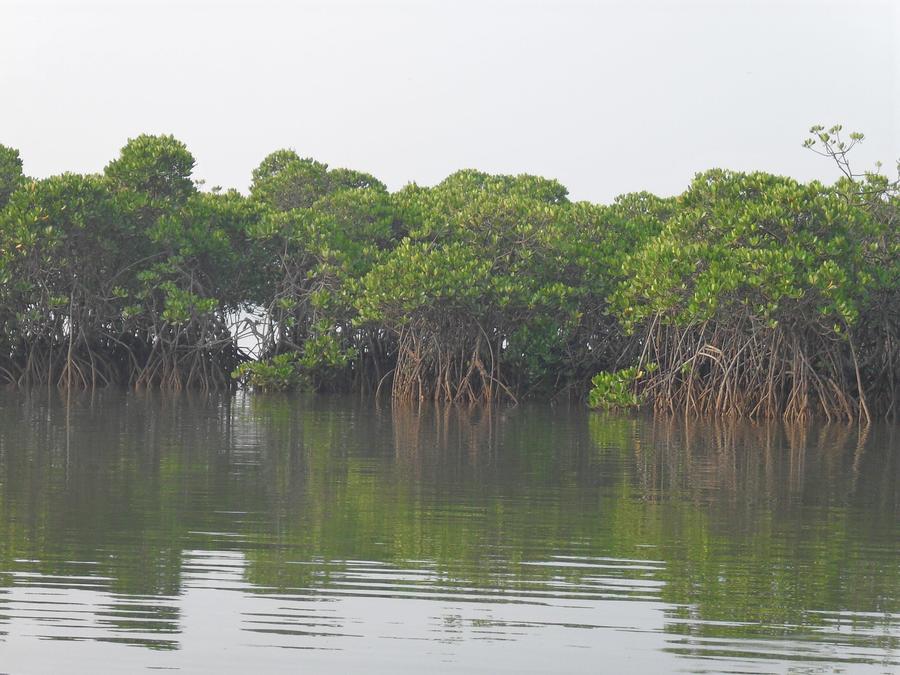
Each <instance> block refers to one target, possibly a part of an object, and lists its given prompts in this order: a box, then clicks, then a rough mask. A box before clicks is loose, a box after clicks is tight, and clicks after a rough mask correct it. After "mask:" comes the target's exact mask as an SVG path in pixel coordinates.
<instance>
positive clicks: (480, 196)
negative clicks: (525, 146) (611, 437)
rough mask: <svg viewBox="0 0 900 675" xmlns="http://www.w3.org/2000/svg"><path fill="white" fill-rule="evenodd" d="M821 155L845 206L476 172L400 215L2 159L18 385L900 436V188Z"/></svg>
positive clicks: (171, 162) (296, 183) (837, 156)
mask: <svg viewBox="0 0 900 675" xmlns="http://www.w3.org/2000/svg"><path fill="white" fill-rule="evenodd" d="M812 132H813V138H812V140H811V141H809V142H808V146H809V147H811V148H813V149H815V150H817V151H818V152H820V153H821V154H824V155H826V156H828V157H831V158H832V159H834V160H835V161H836V162H837V167H838V168H839V169H840V172H841V174H840V179H839V180H838V181H837V182H835V183H834V184H832V185H825V184H823V183H820V182H811V183H807V184H803V183H800V182H798V181H795V180H793V179H790V178H786V177H782V176H776V175H772V174H767V173H761V172H757V173H740V172H735V171H727V170H720V169H715V170H711V171H707V172H704V173H701V174H699V175H698V176H696V177H695V179H694V180H693V181H692V182H691V184H690V185H689V186H688V188H687V190H686V191H685V192H684V193H682V194H681V195H678V196H675V197H669V198H661V197H657V196H654V195H652V194H649V193H635V194H629V195H623V196H622V197H619V198H618V199H616V200H615V201H614V202H613V203H612V204H610V205H600V204H592V203H588V202H573V201H571V200H570V199H569V196H568V192H567V190H566V188H565V187H564V186H562V185H561V184H560V183H559V182H557V181H555V180H551V179H547V178H542V177H539V176H531V175H517V176H511V175H491V174H487V173H483V172H479V171H475V170H465V171H459V172H457V173H454V174H452V175H451V176H449V177H447V178H446V179H445V180H443V181H442V182H440V183H438V184H437V185H435V186H433V187H423V186H419V185H415V184H410V185H407V186H406V187H404V188H402V189H400V190H398V191H396V192H393V193H392V192H390V191H388V189H387V188H386V186H385V185H384V184H383V183H382V182H380V181H379V180H378V179H377V178H375V177H374V176H372V175H370V174H368V173H365V172H361V171H355V170H351V169H344V168H330V167H329V166H328V165H327V164H324V163H322V162H318V161H316V160H314V159H310V158H303V157H301V156H300V155H298V154H297V153H296V152H295V151H293V150H287V149H285V150H278V151H276V152H273V153H272V154H270V155H269V156H267V157H266V158H265V159H263V161H262V162H261V163H260V165H259V166H258V167H257V168H256V169H255V170H254V171H253V175H252V184H251V189H250V192H249V195H242V194H240V193H238V192H236V191H226V192H223V191H221V190H218V189H216V190H212V191H204V190H202V189H201V184H200V183H198V182H197V181H196V180H195V179H194V177H193V175H192V172H193V168H194V164H195V160H194V157H193V156H192V155H191V153H190V152H189V151H188V149H187V148H186V147H185V145H184V144H183V143H181V142H180V141H178V140H177V139H175V138H173V137H171V136H150V135H143V136H139V137H137V138H135V139H132V140H130V141H128V143H127V144H126V145H125V147H123V148H122V150H121V152H120V153H119V156H118V157H116V158H115V159H113V160H112V161H111V162H110V163H109V164H108V165H107V166H106V168H105V169H104V171H103V173H102V174H98V175H75V174H63V175H61V176H54V177H50V178H46V179H42V180H32V179H29V178H26V177H24V176H23V174H22V162H21V160H20V158H19V154H18V152H17V151H15V150H13V149H11V148H7V147H5V146H0V378H2V379H4V380H6V381H8V382H11V383H15V384H20V385H25V384H28V383H53V384H58V385H60V386H69V387H71V386H81V387H93V386H99V385H104V384H120V385H128V386H153V387H163V388H170V389H178V388H183V387H201V388H211V387H215V388H228V387H230V386H233V385H234V384H235V383H244V384H246V385H249V386H254V387H258V388H268V389H279V388H285V387H290V386H306V387H310V388H313V389H317V390H350V389H353V390H360V391H369V392H377V393H383V392H388V391H390V392H391V395H392V396H393V397H394V398H396V399H412V400H420V399H434V400H440V401H454V402H466V403H474V402H487V401H516V400H519V399H521V398H523V397H528V396H537V395H541V396H561V395H567V396H571V395H574V396H577V397H583V396H585V395H586V393H587V391H588V389H589V388H591V386H593V391H592V394H591V404H592V405H596V406H598V407H605V406H613V407H615V406H630V405H636V404H645V405H649V406H653V407H655V408H657V409H665V410H670V411H675V410H678V411H687V412H694V413H716V414H731V413H735V414H743V415H749V416H760V417H771V416H779V415H785V416H789V417H795V418H799V417H805V416H810V415H814V414H822V415H824V416H826V417H830V418H831V417H836V418H841V417H843V418H857V417H865V418H869V417H871V416H873V415H891V414H893V415H896V413H897V409H898V405H897V391H896V388H897V381H898V379H900V378H898V368H900V351H898V350H900V346H898V345H900V296H898V293H900V291H898V289H900V235H898V229H900V228H898V224H897V223H898V216H897V213H898V209H897V207H898V200H900V190H898V182H897V181H895V180H891V179H889V178H887V177H886V176H884V175H881V174H878V173H867V174H856V173H854V172H853V171H852V169H851V168H850V164H849V162H848V161H847V152H848V151H849V150H850V148H852V145H853V144H855V143H857V142H859V141H861V140H862V137H861V136H859V135H852V136H851V140H850V141H849V143H845V142H843V141H842V140H841V137H840V129H839V128H838V127H835V128H832V129H829V130H827V131H826V130H825V129H824V128H822V127H814V128H813V130H812ZM598 373H599V374H598ZM592 378H593V385H591V380H592Z"/></svg>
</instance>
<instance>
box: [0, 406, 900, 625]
mask: <svg viewBox="0 0 900 675" xmlns="http://www.w3.org/2000/svg"><path fill="white" fill-rule="evenodd" d="M64 413H65V410H64V408H62V407H61V405H60V402H59V401H57V400H56V397H55V394H54V395H53V396H51V397H50V399H48V398H47V396H46V395H43V396H41V395H39V394H37V393H35V394H32V395H30V396H23V395H19V394H17V395H15V396H12V397H4V398H2V404H0V509H2V511H0V569H2V570H6V571H13V572H15V571H21V570H24V569H27V570H28V571H31V572H36V573H39V574H42V575H60V576H63V577H75V576H78V575H83V574H84V573H85V572H84V569H85V568H84V565H80V564H76V563H75V562H73V561H78V562H79V563H83V562H90V563H92V566H91V570H92V572H91V574H93V575H94V576H96V577H97V578H104V579H108V580H105V581H103V582H102V583H103V584H104V587H105V588H106V589H107V590H108V591H110V592H112V593H113V594H115V595H113V596H112V597H114V598H115V600H114V601H113V602H112V606H111V607H109V608H108V616H104V617H103V618H102V620H104V621H109V622H111V623H110V625H116V627H119V628H121V629H122V630H127V629H128V626H129V625H130V624H131V623H135V625H137V624H138V623H142V625H143V629H145V630H152V631H162V632H165V631H168V630H177V627H178V622H179V616H178V609H177V606H168V605H166V606H162V607H160V606H159V605H160V603H158V602H153V601H152V598H154V597H161V596H167V595H173V594H176V593H178V592H179V591H181V590H183V588H184V586H185V580H184V578H183V576H182V575H183V570H184V565H185V561H184V551H188V550H239V551H241V552H242V553H243V555H244V556H245V557H246V560H247V566H246V570H245V574H246V579H247V581H249V582H250V583H252V584H254V585H256V586H258V587H265V588H266V589H301V588H327V587H329V586H330V585H333V584H335V583H336V580H337V579H338V578H339V577H341V575H345V573H346V572H347V571H348V570H350V569H351V568H354V569H356V568H355V567H354V566H355V565H356V563H357V562H358V561H371V562H373V563H377V564H380V565H382V566H383V565H387V566H388V567H392V568H402V569H407V570H420V571H422V572H427V574H422V575H421V576H420V578H418V580H417V581H416V582H415V583H416V584H419V587H421V588H425V587H427V586H432V587H436V586H441V585H443V586H446V585H448V584H451V585H452V584H463V585H466V586H470V587H476V588H481V589H495V590H497V591H498V592H503V593H507V592H509V593H513V592H517V591H523V592H524V591H527V590H529V589H537V588H546V587H547V584H548V583H549V582H551V581H552V582H570V583H573V584H580V585H585V584H590V583H592V577H591V575H592V574H594V575H595V574H596V571H593V572H592V571H590V570H589V569H587V568H585V567H580V566H578V565H573V566H563V565H560V564H557V563H556V559H555V557H554V556H559V555H571V556H573V557H575V558H578V559H592V558H603V557H606V558H612V559H637V560H641V559H643V560H648V559H652V560H656V561H661V564H654V566H653V571H651V572H647V571H643V572H637V571H627V570H624V568H623V569H622V570H619V571H617V572H615V573H617V574H622V575H624V576H625V577H628V575H632V577H633V578H637V577H638V576H640V575H643V574H652V575H653V577H654V578H655V579H658V580H662V581H664V582H665V585H664V586H663V587H662V590H661V593H662V597H663V599H664V600H666V601H668V602H669V603H671V604H672V605H674V606H675V607H676V608H677V609H675V610H673V613H672V616H671V622H670V629H671V630H672V631H673V632H676V633H684V634H686V635H688V636H697V635H701V636H702V635H712V636H716V635H725V634H729V633H728V631H733V634H735V635H737V634H748V632H750V631H751V629H750V628H748V627H747V626H741V625H732V626H731V627H723V626H722V625H721V624H712V623H710V622H715V621H722V620H727V621H732V622H745V623H746V622H756V623H757V624H758V625H759V626H762V627H758V628H757V629H755V630H757V631H766V630H768V631H772V630H784V631H787V630H790V629H789V628H787V626H790V625H804V626H808V625H816V624H818V623H821V622H822V621H824V619H822V615H821V614H816V613H815V612H816V611H818V610H831V609H835V608H844V609H847V610H850V611H866V612H875V613H880V614H881V615H882V616H886V615H887V614H888V613H894V614H896V613H897V612H898V611H900V570H898V568H897V565H896V554H897V539H898V537H897V535H898V525H897V522H898V518H897V517H898V515H900V462H898V459H897V457H896V456H895V455H896V450H893V451H892V450H891V448H896V447H897V442H898V439H897V437H896V434H897V429H896V427H893V428H892V427H872V428H871V430H870V431H869V432H868V433H861V432H859V431H858V429H856V428H854V427H842V426H837V425H831V426H821V427H814V426H808V427H796V426H787V425H782V424H765V425H763V424H757V425H751V424H743V423H737V422H734V421H732V422H729V421H727V420H720V421H717V422H715V423H711V424H705V423H704V424H700V423H688V422H685V421H684V420H673V419H646V418H631V417H617V416H602V415H587V414H584V413H583V412H582V411H580V410H577V409H576V410H572V409H568V408H565V407H560V408H552V409H551V408H547V407H540V406H536V407H527V406H523V407H520V408H518V409H514V410H507V409H494V410H489V409H484V408H473V409H466V408H460V407H453V406H449V407H435V406H430V405H429V406H423V407H421V408H418V407H400V406H396V407H393V408H388V409H385V410H377V409H373V406H372V404H371V403H370V402H367V401H357V400H352V399H349V400H348V399H329V398H325V397H316V398H306V397H296V398H291V397H284V396H239V397H238V398H236V399H227V398H202V397H193V396H187V395H185V396H181V397H175V398H173V397H171V396H158V395H140V396H138V395H127V396H122V395H119V394H115V393H113V392H97V393H95V394H94V395H93V398H91V397H90V396H88V397H86V398H83V399H76V400H74V401H73V404H72V410H71V414H70V418H71V419H70V425H69V430H68V431H69V433H68V444H67V443H66V431H67V429H66V424H65V420H66V416H65V414H64ZM67 449H68V452H67ZM220 533H226V534H228V535H229V536H228V537H223V536H221V534H220ZM851 553H853V555H851ZM22 561H32V562H22ZM532 562H542V563H545V564H541V565H533V564H528V563H532ZM623 570H624V571H623ZM609 574H613V572H612V571H610V572H609ZM0 583H2V584H3V585H7V586H11V585H13V584H15V583H17V582H15V581H14V580H13V578H12V577H11V576H9V575H6V576H4V577H2V578H0ZM98 583H99V582H98ZM654 592H655V591H654ZM135 595H141V596H145V597H144V599H142V600H141V602H140V603H139V604H140V605H142V606H143V605H146V607H143V608H142V607H137V606H136V605H134V606H131V605H128V604H127V603H128V600H126V598H129V597H131V596H135ZM163 604H164V603H163ZM118 605H121V606H118ZM154 606H156V607H157V610H154V609H152V608H153V607H154ZM154 612H157V613H156V614H154ZM129 613H130V614H129ZM135 618H138V619H140V620H141V621H139V622H135V621H132V620H133V619H135ZM856 620H859V619H858V618H857V619H856ZM116 621H119V622H120V623H121V626H119V625H118V624H115V622H116ZM873 621H874V619H873ZM772 626H781V627H782V628H779V629H774V628H772Z"/></svg>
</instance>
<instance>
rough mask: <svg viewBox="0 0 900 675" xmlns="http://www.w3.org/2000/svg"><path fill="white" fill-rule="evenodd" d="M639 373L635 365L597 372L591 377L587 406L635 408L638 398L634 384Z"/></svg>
mask: <svg viewBox="0 0 900 675" xmlns="http://www.w3.org/2000/svg"><path fill="white" fill-rule="evenodd" d="M640 375H641V373H640V371H639V370H638V368H637V367H632V368H623V369H622V370H616V371H613V372H606V371H603V372H599V373H597V374H596V375H594V377H593V378H591V391H590V392H589V393H588V406H590V407H591V408H604V409H607V410H610V409H628V408H636V407H637V406H638V405H640V398H639V397H638V395H637V394H636V393H635V385H636V382H637V380H638V378H639V377H640Z"/></svg>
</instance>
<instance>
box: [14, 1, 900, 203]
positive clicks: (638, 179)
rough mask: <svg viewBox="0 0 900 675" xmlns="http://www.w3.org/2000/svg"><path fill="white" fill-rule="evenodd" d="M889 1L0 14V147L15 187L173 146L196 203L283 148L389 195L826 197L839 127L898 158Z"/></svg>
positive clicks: (17, 4) (219, 6)
mask: <svg viewBox="0 0 900 675" xmlns="http://www.w3.org/2000/svg"><path fill="white" fill-rule="evenodd" d="M898 114H900V0H853V1H848V2H836V1H835V2H832V1H829V0H816V1H813V0H805V1H804V0H780V1H772V2H767V1H764V0H756V1H749V0H747V1H742V0H708V1H702V2H701V1H695V0H691V1H688V0H685V1H680V2H677V1H674V0H672V1H668V2H666V1H663V0H632V1H629V2H625V1H622V2H604V1H601V0H596V1H594V2H590V1H586V0H584V1H580V2H579V1H575V0H557V1H550V0H544V1H540V2H539V1H537V0H532V1H522V2H515V1H513V0H479V1H477V2H472V1H470V0H418V1H414V0H406V1H403V0H395V1H393V2H387V1H384V0H371V1H370V2H361V1H356V2H353V1H350V0H327V1H325V0H320V1H312V0H309V1H307V0H294V1H288V0H181V1H175V0H168V1H167V0H157V1H155V2H151V1H149V0H131V1H130V0H116V1H109V0H107V1H102V0H94V1H90V0H80V1H79V0H69V1H66V0H56V1H53V0H28V1H24V0H0V143H3V144H6V145H11V146H13V147H17V148H19V150H20V151H21V154H22V157H23V159H24V162H25V170H26V172H27V173H28V174H29V175H32V176H39V177H42V176H47V175H50V174H54V173H60V172H62V171H67V170H69V171H98V170H100V169H101V168H102V167H103V166H104V165H105V164H106V163H107V162H108V161H109V160H110V159H112V158H113V157H114V156H115V155H116V154H117V152H118V149H119V148H120V147H121V146H122V145H123V144H124V143H125V141H126V139H127V138H129V137H133V136H135V135H137V134H139V133H143V132H148V133H172V134H175V135H176V136H177V137H178V138H180V139H181V140H183V141H184V142H185V143H187V145H188V148H189V149H190V150H191V151H192V152H193V154H194V155H195V157H196V158H197V160H198V164H197V171H196V174H195V175H196V177H198V178H203V179H205V180H206V181H207V184H208V185H210V186H211V185H222V186H224V187H237V188H240V189H245V188H246V187H247V184H248V182H249V178H250V172H251V171H252V169H253V168H254V167H255V166H256V165H257V164H258V163H259V161H260V160H261V159H262V158H263V157H264V156H265V155H266V154H268V153H269V152H271V151H272V150H275V149H277V148H281V147H293V148H295V149H296V150H297V151H298V152H299V153H300V154H301V155H304V156H312V157H315V158H316V159H318V160H320V161H324V162H327V163H329V164H330V165H332V166H347V167H352V168H355V169H360V170H364V171H369V172H371V173H373V174H375V175H376V176H378V177H379V178H381V179H382V180H383V181H385V182H386V183H387V184H388V186H389V187H390V188H392V189H396V188H399V187H401V186H402V185H403V184H405V183H407V182H409V181H416V182H419V183H421V184H432V183H435V182H437V181H439V180H440V179H441V178H443V177H444V176H446V175H447V174H449V173H451V172H452V171H455V170H456V169H460V168H466V167H474V168H479V169H482V170H486V171H491V172H504V173H520V172H528V173H536V174H541V175H545V176H549V177H555V178H558V179H559V180H560V181H562V182H563V183H564V184H565V185H567V186H568V187H569V190H570V192H571V194H572V197H573V198H575V199H590V200H593V201H602V202H607V201H609V200H611V199H612V198H613V197H614V196H615V195H617V194H620V193H623V192H630V191H634V190H642V189H647V190H651V191H653V192H656V193H658V194H673V193H676V192H680V191H681V190H682V189H684V187H685V186H686V185H687V183H688V182H689V180H690V179H691V176H692V175H693V174H694V173H695V172H697V171H701V170H704V169H708V168H712V167H727V168H734V169H744V170H749V169H764V170H768V171H772V172H775V173H783V174H789V175H793V176H796V177H798V178H801V179H804V180H806V179H809V178H812V177H820V178H826V179H828V180H831V179H832V178H834V177H835V176H836V172H835V171H834V170H833V169H832V168H831V167H830V166H829V165H828V163H827V162H826V160H824V159H821V158H818V157H816V156H815V155H812V154H811V153H810V152H809V151H806V150H804V149H803V148H801V142H802V140H803V139H804V138H805V137H806V135H807V134H806V132H807V129H808V128H809V126H811V125H812V124H815V123H822V124H826V125H830V124H831V123H833V122H841V123H843V124H844V127H845V129H846V130H847V131H851V130H860V131H863V132H865V134H866V137H867V139H866V142H865V144H864V145H863V146H862V147H861V148H860V152H859V153H858V157H857V163H858V164H859V167H860V168H870V167H871V165H872V164H873V163H874V162H875V161H876V160H882V161H883V162H884V163H885V166H886V167H887V168H888V169H892V168H893V164H894V161H895V160H896V159H897V158H898V157H900V117H898Z"/></svg>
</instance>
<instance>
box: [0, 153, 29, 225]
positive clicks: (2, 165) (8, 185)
mask: <svg viewBox="0 0 900 675" xmlns="http://www.w3.org/2000/svg"><path fill="white" fill-rule="evenodd" d="M23 181H24V177H23V176H22V160H21V158H20V157H19V151H18V150H15V149H14V148H8V147H6V146H5V145H2V144H0V209H2V208H3V207H4V206H6V203H7V202H8V201H9V197H10V195H12V193H13V192H15V190H16V188H17V187H19V185H21V184H22V182H23Z"/></svg>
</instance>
